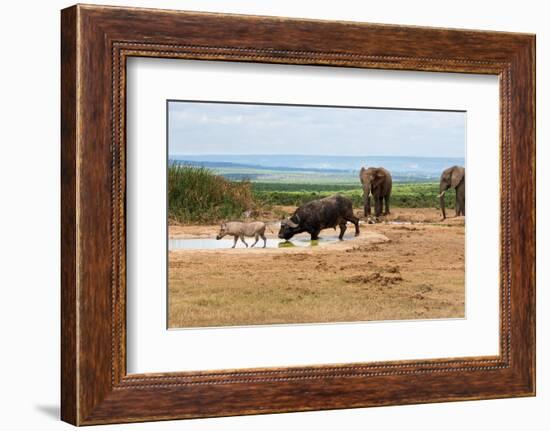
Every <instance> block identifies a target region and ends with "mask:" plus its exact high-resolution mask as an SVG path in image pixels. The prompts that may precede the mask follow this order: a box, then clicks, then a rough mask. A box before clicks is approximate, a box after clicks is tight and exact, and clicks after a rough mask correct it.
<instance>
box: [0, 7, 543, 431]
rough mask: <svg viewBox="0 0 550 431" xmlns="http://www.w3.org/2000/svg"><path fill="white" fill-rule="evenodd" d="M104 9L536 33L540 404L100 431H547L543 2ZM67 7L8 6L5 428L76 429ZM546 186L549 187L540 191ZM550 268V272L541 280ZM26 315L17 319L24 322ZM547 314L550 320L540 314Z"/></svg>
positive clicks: (1, 274) (1, 221) (0, 255)
mask: <svg viewBox="0 0 550 431" xmlns="http://www.w3.org/2000/svg"><path fill="white" fill-rule="evenodd" d="M101 3H103V4H117V5H131V6H143V7H162V8H171V9H187V10H203V11H217V12H232V13H247V14H258V15H281V16H291V17H307V18H321V19H338V20H355V21H368V22H379V23H390V24H412V25H428V26H438V27H456V28H477V29H486V30H505V31H520V32H531V33H537V76H538V80H537V91H538V94H537V114H538V115H537V117H538V119H539V121H538V125H537V135H538V136H537V138H538V173H537V177H538V178H537V180H538V191H539V194H538V209H537V212H538V214H537V218H538V240H537V248H538V262H539V268H538V277H537V278H538V289H537V291H538V293H537V302H538V306H537V312H538V319H537V325H538V331H537V332H538V346H537V353H538V396H537V397H536V398H524V399H508V400H494V401H476V402H460V403H444V404H433V405H418V406H405V407H385V408H371V409H356V410H340V411H327V412H310V413H292V414H282V415H281V414H279V415H266V416H248V417H237V418H221V419H206V420H194V421H185V422H181V421H172V422H162V423H149V424H134V425H122V426H117V427H116V428H115V427H114V426H105V427H98V428H96V429H118V430H123V429H135V430H138V429H144V430H153V429H154V430H168V429H178V430H227V429H231V430H236V429H239V430H241V429H244V430H257V429H265V430H278V429H285V428H291V429H327V430H328V429H349V430H351V429H365V427H368V428H369V429H372V430H376V429H384V430H386V429H387V430H393V429H403V428H406V429H408V430H423V431H428V430H441V429H446V430H449V431H450V430H469V429H477V428H481V427H490V428H492V429H499V430H503V431H504V430H515V429H523V428H529V429H535V430H537V429H545V427H547V426H548V425H547V424H548V423H549V422H550V413H549V409H548V405H549V402H550V372H549V367H550V365H548V364H549V362H550V359H549V358H550V355H549V343H548V337H549V333H550V332H549V329H548V328H549V327H550V322H549V318H548V313H549V312H548V310H549V309H550V308H549V305H550V303H549V301H550V300H549V296H548V294H545V292H544V286H545V284H547V283H548V277H549V272H548V270H547V269H546V268H545V267H544V266H543V263H544V262H545V261H548V259H549V258H550V250H549V246H548V245H549V244H550V230H549V228H548V225H547V224H545V223H544V220H545V219H546V220H548V218H549V216H550V214H549V211H550V199H549V198H548V197H547V195H545V194H543V190H545V189H546V190H548V187H550V173H549V171H548V170H546V172H544V170H543V166H544V163H545V162H548V161H550V152H549V149H548V147H547V146H546V145H544V144H545V143H546V141H547V140H548V133H550V127H549V126H548V122H547V121H545V120H544V119H547V118H549V117H550V92H549V84H550V78H549V77H550V70H549V69H550V67H549V55H550V54H549V52H550V27H548V19H547V18H548V17H549V13H548V12H547V11H546V9H545V2H542V1H536V0H524V1H521V2H518V1H514V2H512V1H504V0H498V1H486V2H480V1H471V0H463V1H461V2H442V1H422V0H416V1H407V0H402V1H385V2H359V1H351V0H340V1H338V2H334V1H330V2H329V1H326V2H321V1H315V2H314V1H299V0H264V1H259V0H257V1H255V2H253V1H244V0H241V1H239V0H200V1H199V0H181V1H167V0H159V1H153V0H148V1H145V0H141V1H140V0H131V1H122V0H120V1H116V2H111V1H107V0H102V1H101ZM70 4H71V3H70V2H67V1H60V0H50V1H47V2H41V1H36V0H35V1H26V2H5V3H4V4H3V5H2V14H1V16H0V23H1V24H0V32H1V36H2V37H1V39H0V40H1V41H2V64H1V66H0V78H1V79H0V95H1V96H0V101H1V109H2V111H1V116H0V118H1V119H2V122H1V126H0V145H1V147H0V148H1V153H0V184H1V187H0V194H1V198H2V200H1V202H2V206H1V210H0V239H1V240H0V259H1V260H0V262H1V266H0V287H1V292H2V301H0V319H1V324H2V325H1V328H2V331H1V333H0V334H1V338H2V342H1V350H0V375H1V377H0V403H1V405H2V414H1V415H0V427H1V428H3V429H10V430H16V429H40V430H53V429H69V428H70V426H69V425H67V424H64V423H62V422H59V420H58V415H59V401H58V400H59V373H60V371H59V265H60V263H59V218H60V215H59V110H60V106H59V91H60V79H59V62H60V60H59V39H60V36H59V21H60V19H59V10H60V9H61V8H63V7H66V6H69V5H70ZM545 186H546V187H545ZM545 269H546V271H545ZM21 312H22V313H21ZM545 312H546V314H545Z"/></svg>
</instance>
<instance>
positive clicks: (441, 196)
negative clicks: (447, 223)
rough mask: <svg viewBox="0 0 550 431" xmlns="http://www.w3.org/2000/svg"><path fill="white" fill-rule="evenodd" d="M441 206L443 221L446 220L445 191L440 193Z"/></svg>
mask: <svg viewBox="0 0 550 431" xmlns="http://www.w3.org/2000/svg"><path fill="white" fill-rule="evenodd" d="M439 206H440V207H441V214H442V215H443V220H445V217H446V215H445V190H443V191H442V192H441V193H439Z"/></svg>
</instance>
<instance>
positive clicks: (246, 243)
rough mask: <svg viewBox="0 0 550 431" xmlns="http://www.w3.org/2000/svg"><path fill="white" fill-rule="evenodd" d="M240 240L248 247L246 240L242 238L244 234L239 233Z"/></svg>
mask: <svg viewBox="0 0 550 431" xmlns="http://www.w3.org/2000/svg"><path fill="white" fill-rule="evenodd" d="M241 241H242V242H243V243H244V245H246V248H248V244H247V243H246V241H245V240H244V235H241Z"/></svg>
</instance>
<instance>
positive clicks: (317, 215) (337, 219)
mask: <svg viewBox="0 0 550 431" xmlns="http://www.w3.org/2000/svg"><path fill="white" fill-rule="evenodd" d="M348 221H349V222H351V223H353V224H354V225H355V236H358V235H359V219H358V218H357V217H355V215H354V214H353V204H352V203H351V200H349V199H348V198H345V197H343V196H340V195H334V196H330V197H327V198H323V199H317V200H315V201H311V202H308V203H307V204H304V205H302V206H301V207H299V208H298V209H297V210H296V211H294V214H293V215H292V216H291V217H289V218H287V219H284V220H283V221H282V222H281V229H280V230H279V238H281V239H286V240H289V239H290V238H292V237H293V236H294V235H296V234H298V233H301V232H308V233H309V234H310V235H311V239H312V240H316V239H318V238H319V232H320V231H321V230H322V229H327V228H335V229H336V226H340V235H339V236H338V238H339V239H340V240H342V239H343V237H344V232H345V231H346V222H348Z"/></svg>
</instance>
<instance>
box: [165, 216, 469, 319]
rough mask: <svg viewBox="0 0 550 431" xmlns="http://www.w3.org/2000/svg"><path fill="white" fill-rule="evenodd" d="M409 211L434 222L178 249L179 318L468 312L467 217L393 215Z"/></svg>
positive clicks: (173, 266)
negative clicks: (310, 238)
mask: <svg viewBox="0 0 550 431" xmlns="http://www.w3.org/2000/svg"><path fill="white" fill-rule="evenodd" d="M432 213H433V214H432ZM407 214H408V215H409V218H411V219H421V220H422V221H425V220H428V221H427V222H425V223H422V224H415V225H384V224H376V225H368V226H363V229H368V231H371V232H372V231H374V232H379V233H381V234H383V235H385V236H386V237H387V238H389V239H390V241H389V242H386V243H380V244H374V245H373V244H368V243H361V241H359V240H358V242H355V241H354V242H353V245H352V243H351V242H350V243H348V244H347V246H346V247H340V246H326V247H324V248H318V249H312V250H309V249H307V250H303V251H302V250H299V251H296V250H292V251H288V252H287V251H285V250H276V251H269V250H254V251H253V252H251V253H249V252H247V251H246V250H242V251H240V252H238V253H231V252H228V251H227V250H219V251H212V250H210V251H208V252H197V251H193V252H190V251H177V252H171V253H170V257H169V259H170V265H169V266H170V268H169V325H170V327H196V326H228V325H255V324H284V323H314V322H349V321H369V320H402V319H433V318H458V317H464V223H463V219H455V220H450V221H447V222H446V223H444V224H440V223H439V222H438V220H439V216H438V214H437V210H428V209H422V210H400V211H395V214H394V215H393V217H392V218H401V219H402V218H406V217H407ZM215 228H216V227H214V226H213V227H212V229H213V230H214V229H215ZM203 229H204V228H203Z"/></svg>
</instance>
